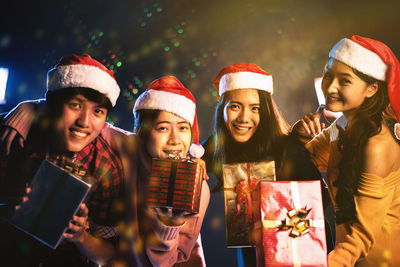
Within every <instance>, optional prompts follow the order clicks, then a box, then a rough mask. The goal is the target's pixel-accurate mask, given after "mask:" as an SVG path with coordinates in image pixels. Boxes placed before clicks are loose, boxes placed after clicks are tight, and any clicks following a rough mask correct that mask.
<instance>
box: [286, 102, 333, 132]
mask: <svg viewBox="0 0 400 267" xmlns="http://www.w3.org/2000/svg"><path fill="white" fill-rule="evenodd" d="M324 109H325V106H324V105H320V106H319V107H318V109H317V111H316V112H315V113H308V114H307V115H305V116H304V117H303V118H302V119H300V120H299V121H298V122H296V124H295V125H294V126H293V128H292V133H294V134H296V135H299V136H301V137H304V138H309V139H312V138H313V137H315V136H316V135H317V134H319V133H320V132H321V131H322V130H323V129H324V128H325V123H323V122H321V120H320V119H321V115H322V113H323V111H324Z"/></svg>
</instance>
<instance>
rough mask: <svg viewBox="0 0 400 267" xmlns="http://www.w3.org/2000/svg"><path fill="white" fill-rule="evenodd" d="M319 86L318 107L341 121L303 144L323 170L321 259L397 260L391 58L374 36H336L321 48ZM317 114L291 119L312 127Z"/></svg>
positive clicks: (395, 79) (397, 105) (397, 71)
mask: <svg viewBox="0 0 400 267" xmlns="http://www.w3.org/2000/svg"><path fill="white" fill-rule="evenodd" d="M322 89H323V92H324V94H325V96H326V100H327V103H326V108H327V109H328V110H330V111H334V112H339V111H341V112H342V113H343V115H344V118H345V120H346V121H347V125H342V126H339V123H337V122H336V121H335V122H334V123H333V124H332V125H330V126H329V127H328V128H326V129H324V130H323V131H322V133H319V134H318V135H317V136H316V137H315V138H314V139H313V140H311V141H310V142H309V143H307V144H306V147H307V148H308V149H309V151H310V152H311V155H312V158H313V160H314V161H315V163H316V164H317V165H318V166H319V168H320V169H322V170H326V171H327V182H328V188H329V193H330V195H331V198H332V201H333V203H334V206H335V217H336V242H337V244H336V247H335V249H334V250H333V251H332V252H331V253H330V254H329V256H328V264H329V266H354V265H356V266H383V265H384V266H400V255H399V253H398V252H399V251H400V245H399V243H398V242H396V241H397V240H396V239H397V238H398V236H400V220H399V216H400V145H399V143H398V142H399V140H398V139H399V135H398V128H397V125H398V124H396V123H397V121H399V119H400V65H399V61H398V59H397V58H396V57H395V56H394V54H393V52H392V51H391V50H390V48H389V47H387V46H386V45H385V44H383V43H382V42H379V41H376V40H373V39H370V38H365V37H361V36H357V35H355V36H352V37H351V38H344V39H342V40H340V41H339V42H338V43H337V44H336V45H335V46H334V47H333V48H332V49H331V51H330V53H329V61H328V64H327V66H326V68H325V71H324V76H323V79H322ZM393 111H394V113H393ZM319 117H320V113H317V114H309V115H307V116H305V117H304V118H303V119H302V120H301V121H300V122H301V123H299V124H298V125H297V126H301V125H303V126H304V129H305V130H307V131H308V132H309V133H311V132H314V133H317V132H318V130H316V129H317V128H320V127H321V125H320V123H319ZM299 129H300V127H295V130H296V131H299V132H300V130H299Z"/></svg>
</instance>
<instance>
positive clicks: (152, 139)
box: [147, 131, 163, 157]
mask: <svg viewBox="0 0 400 267" xmlns="http://www.w3.org/2000/svg"><path fill="white" fill-rule="evenodd" d="M162 139H163V136H162V134H158V133H156V132H155V131H151V133H150V136H149V140H148V142H147V152H149V154H150V155H151V156H152V157H157V156H158V151H160V150H161V147H162V143H163V141H162Z"/></svg>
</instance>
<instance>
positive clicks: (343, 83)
mask: <svg viewBox="0 0 400 267" xmlns="http://www.w3.org/2000/svg"><path fill="white" fill-rule="evenodd" d="M346 84H351V81H350V80H348V79H345V78H342V79H340V85H346Z"/></svg>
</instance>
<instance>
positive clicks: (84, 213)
mask: <svg viewBox="0 0 400 267" xmlns="http://www.w3.org/2000/svg"><path fill="white" fill-rule="evenodd" d="M88 212H89V211H88V208H87V207H86V205H85V204H81V206H80V208H79V211H78V213H77V215H74V216H73V217H72V220H71V221H70V222H69V224H68V228H67V231H66V232H65V233H64V235H63V236H64V238H65V239H67V240H69V241H71V242H79V241H82V238H83V234H84V233H85V232H86V229H87V228H88V222H87V218H88Z"/></svg>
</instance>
